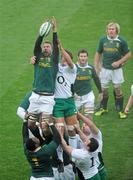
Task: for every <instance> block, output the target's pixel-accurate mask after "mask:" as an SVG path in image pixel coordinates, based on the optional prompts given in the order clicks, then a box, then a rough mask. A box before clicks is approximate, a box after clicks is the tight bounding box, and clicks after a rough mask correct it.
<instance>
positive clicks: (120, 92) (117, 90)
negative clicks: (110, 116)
mask: <svg viewBox="0 0 133 180" xmlns="http://www.w3.org/2000/svg"><path fill="white" fill-rule="evenodd" d="M114 90H115V94H116V97H118V98H119V97H122V96H123V93H122V89H121V87H117V88H115V89H114Z"/></svg>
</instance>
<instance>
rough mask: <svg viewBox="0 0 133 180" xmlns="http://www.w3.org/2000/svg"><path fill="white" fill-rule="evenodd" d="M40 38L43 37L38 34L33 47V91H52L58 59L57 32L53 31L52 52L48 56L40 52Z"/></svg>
mask: <svg viewBox="0 0 133 180" xmlns="http://www.w3.org/2000/svg"><path fill="white" fill-rule="evenodd" d="M42 40H43V37H41V36H39V37H38V38H37V40H36V43H35V48H34V55H35V56H36V58H37V61H36V63H35V65H34V82H33V91H34V92H47V93H54V89H55V78H56V74H57V71H58V61H59V49H58V42H57V33H53V52H52V54H51V55H50V56H48V57H46V56H45V55H44V54H43V53H42V49H41V43H42Z"/></svg>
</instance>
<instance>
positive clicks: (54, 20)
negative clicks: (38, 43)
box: [51, 16, 57, 32]
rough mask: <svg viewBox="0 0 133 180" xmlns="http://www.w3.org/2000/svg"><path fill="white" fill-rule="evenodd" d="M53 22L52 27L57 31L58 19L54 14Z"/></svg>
mask: <svg viewBox="0 0 133 180" xmlns="http://www.w3.org/2000/svg"><path fill="white" fill-rule="evenodd" d="M51 23H52V29H53V31H54V32H55V31H57V21H56V18H55V17H54V16H53V17H52V19H51Z"/></svg>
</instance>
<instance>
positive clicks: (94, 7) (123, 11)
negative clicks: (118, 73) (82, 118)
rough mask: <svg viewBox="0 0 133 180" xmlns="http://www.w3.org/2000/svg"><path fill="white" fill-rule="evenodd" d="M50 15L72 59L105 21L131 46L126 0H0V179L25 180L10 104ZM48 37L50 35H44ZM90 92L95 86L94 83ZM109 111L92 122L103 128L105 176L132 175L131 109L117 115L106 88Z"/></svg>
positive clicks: (127, 70) (122, 178)
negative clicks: (116, 25) (124, 115)
mask: <svg viewBox="0 0 133 180" xmlns="http://www.w3.org/2000/svg"><path fill="white" fill-rule="evenodd" d="M53 15H54V16H55V17H56V18H57V21H58V33H59V37H60V39H61V41H62V44H63V46H64V47H65V48H66V49H70V50H71V51H72V52H73V54H74V61H75V62H76V58H77V51H78V50H79V49H80V48H85V49H87V50H88V51H89V61H90V62H91V63H92V64H93V57H94V53H95V49H96V47H97V43H98V40H99V37H100V36H101V35H103V34H104V33H105V26H106V24H107V23H108V22H109V21H112V20H113V21H117V22H118V23H120V25H121V35H122V36H124V38H125V39H127V40H128V43H129V46H130V48H131V50H132V49H133V23H132V18H133V1H132V0H126V1H125V0H112V1H109V0H100V1H99V0H95V1H93V0H61V1H59V0H49V1H46V0H28V1H27V0H23V1H22V0H16V1H13V0H6V1H5V0H1V1H0V156H1V158H0V179H1V180H12V179H14V180H27V179H28V177H29V176H30V167H29V165H28V163H27V161H26V159H25V156H24V154H23V146H22V137H21V126H22V122H21V120H19V118H18V117H17V116H16V109H17V106H18V105H19V103H20V101H21V99H22V98H23V97H24V96H25V94H26V93H27V92H29V91H30V90H31V88H32V80H33V67H32V66H31V65H30V64H29V62H30V57H31V56H32V55H33V47H34V42H35V39H36V37H37V35H38V29H39V27H40V25H41V23H42V22H43V21H44V19H46V18H51V17H52V16H53ZM48 39H49V40H50V39H51V36H48ZM124 74H125V83H124V86H123V91H124V94H125V103H126V102H127V99H128V96H129V95H130V86H131V84H132V83H133V81H132V80H133V75H132V74H133V61H132V60H130V61H129V62H128V63H127V64H126V66H124ZM94 90H95V93H96V94H97V91H96V89H95V87H94ZM110 94H111V95H110V99H109V113H108V115H105V116H102V117H100V118H96V117H95V118H94V121H95V122H96V124H97V125H98V126H99V128H100V129H101V130H102V132H103V138H104V149H103V154H104V161H105V164H106V167H107V170H108V176H109V180H131V179H133V173H132V170H133V108H132V111H131V113H130V114H129V116H128V118H127V119H125V120H121V119H119V118H118V115H117V114H116V113H115V110H114V101H113V95H112V88H111V89H110Z"/></svg>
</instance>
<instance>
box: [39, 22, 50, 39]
mask: <svg viewBox="0 0 133 180" xmlns="http://www.w3.org/2000/svg"><path fill="white" fill-rule="evenodd" d="M51 27H52V24H51V23H50V22H49V21H46V22H44V23H43V24H42V25H41V27H40V29H39V34H40V36H47V35H48V34H49V32H50V30H51Z"/></svg>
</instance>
